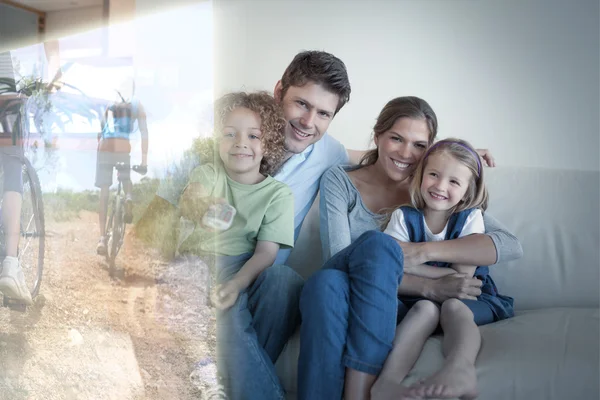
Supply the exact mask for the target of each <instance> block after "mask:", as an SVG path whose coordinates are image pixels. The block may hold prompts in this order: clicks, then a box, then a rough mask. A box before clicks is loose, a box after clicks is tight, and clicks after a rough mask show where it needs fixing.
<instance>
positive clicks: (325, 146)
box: [315, 132, 346, 153]
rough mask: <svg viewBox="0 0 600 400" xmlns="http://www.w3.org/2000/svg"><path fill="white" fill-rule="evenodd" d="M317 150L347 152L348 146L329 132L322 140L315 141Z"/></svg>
mask: <svg viewBox="0 0 600 400" xmlns="http://www.w3.org/2000/svg"><path fill="white" fill-rule="evenodd" d="M315 150H318V151H325V152H328V153H331V152H342V151H343V152H345V151H346V148H345V147H344V145H343V144H342V143H340V141H339V140H337V139H336V138H334V137H333V136H331V135H330V134H329V133H327V132H326V133H325V134H324V135H323V137H322V138H321V140H319V141H318V142H316V143H315Z"/></svg>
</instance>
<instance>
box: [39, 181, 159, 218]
mask: <svg viewBox="0 0 600 400" xmlns="http://www.w3.org/2000/svg"><path fill="white" fill-rule="evenodd" d="M158 183H159V181H158V179H149V178H143V179H142V180H141V181H140V182H139V183H137V184H135V185H133V193H132V197H133V201H134V205H135V206H134V208H133V222H134V223H136V222H137V221H138V220H139V219H140V217H141V216H142V214H143V212H144V210H145V209H146V208H147V207H148V205H149V204H150V202H151V201H152V198H153V197H154V195H155V194H156V190H157V189H158ZM115 193H116V189H113V190H111V194H110V195H111V197H112V196H114V195H115ZM43 199H44V213H45V216H46V218H48V219H52V220H54V221H58V222H63V221H70V220H72V219H74V218H79V213H80V212H81V211H91V212H98V205H99V202H100V190H84V191H81V192H74V191H72V190H66V189H59V190H58V191H56V192H54V193H44V194H43Z"/></svg>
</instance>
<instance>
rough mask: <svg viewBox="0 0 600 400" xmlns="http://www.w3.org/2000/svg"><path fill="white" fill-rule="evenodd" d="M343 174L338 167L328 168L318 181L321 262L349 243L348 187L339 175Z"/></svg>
mask: <svg viewBox="0 0 600 400" xmlns="http://www.w3.org/2000/svg"><path fill="white" fill-rule="evenodd" d="M340 173H343V174H345V173H346V172H344V171H343V170H342V169H339V167H333V168H331V169H329V170H328V171H327V172H325V174H323V177H322V178H321V183H320V200H319V214H320V234H321V245H322V249H323V262H326V261H327V260H329V259H330V258H331V257H332V256H334V255H335V254H336V253H338V252H339V251H340V250H343V249H345V248H346V247H348V246H349V245H350V240H351V236H350V223H349V221H348V202H349V194H348V189H347V187H346V186H345V184H344V182H343V181H342V179H341V178H342V177H340V175H339V174H340Z"/></svg>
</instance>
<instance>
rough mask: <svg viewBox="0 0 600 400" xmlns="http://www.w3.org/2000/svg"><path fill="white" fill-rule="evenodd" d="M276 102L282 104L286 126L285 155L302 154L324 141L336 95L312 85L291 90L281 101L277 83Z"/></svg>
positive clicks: (336, 99) (334, 106)
mask: <svg viewBox="0 0 600 400" xmlns="http://www.w3.org/2000/svg"><path fill="white" fill-rule="evenodd" d="M275 98H276V99H277V101H279V102H281V104H282V106H283V114H284V116H285V119H286V120H287V122H288V123H287V125H286V127H285V149H286V151H287V153H288V155H291V154H298V153H302V152H303V151H304V150H305V149H306V148H307V147H308V146H310V145H311V144H313V143H315V142H317V141H318V140H319V139H321V137H323V134H324V133H325V132H326V131H327V128H328V127H329V124H330V123H331V120H332V119H333V116H334V114H335V110H336V108H337V106H338V102H339V96H338V95H336V94H333V93H331V92H329V91H327V90H325V89H324V88H323V87H322V86H321V85H318V84H316V83H314V82H309V83H307V84H306V85H304V86H302V87H298V86H290V87H289V88H288V90H287V92H286V93H285V96H284V97H283V99H282V98H281V82H277V85H276V86H275Z"/></svg>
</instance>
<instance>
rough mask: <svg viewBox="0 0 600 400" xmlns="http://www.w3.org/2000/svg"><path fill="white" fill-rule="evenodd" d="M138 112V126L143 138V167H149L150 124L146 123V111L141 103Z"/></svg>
mask: <svg viewBox="0 0 600 400" xmlns="http://www.w3.org/2000/svg"><path fill="white" fill-rule="evenodd" d="M137 112H138V114H137V120H138V126H139V128H140V135H141V137H142V165H148V124H147V122H146V111H145V110H144V106H142V104H141V103H140V104H139V105H138V111H137Z"/></svg>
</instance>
